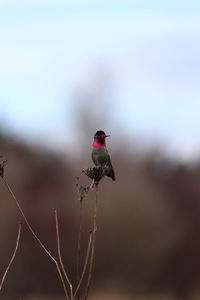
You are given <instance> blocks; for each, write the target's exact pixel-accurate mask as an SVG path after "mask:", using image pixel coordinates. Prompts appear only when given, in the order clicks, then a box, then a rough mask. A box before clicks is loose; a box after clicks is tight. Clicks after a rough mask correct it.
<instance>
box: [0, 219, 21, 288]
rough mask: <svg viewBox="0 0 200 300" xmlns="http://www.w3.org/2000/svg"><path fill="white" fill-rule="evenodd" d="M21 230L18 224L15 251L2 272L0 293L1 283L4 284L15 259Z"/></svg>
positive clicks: (0, 284) (1, 285)
mask: <svg viewBox="0 0 200 300" xmlns="http://www.w3.org/2000/svg"><path fill="white" fill-rule="evenodd" d="M21 229H22V225H21V224H19V229H18V234H17V240H16V244H15V250H14V252H13V255H12V257H11V259H10V262H9V264H8V266H7V268H6V270H5V272H4V275H3V277H2V279H1V283H0V291H1V290H2V287H3V283H4V281H5V279H6V275H7V273H8V271H9V269H10V267H11V265H12V263H13V261H14V259H15V256H16V253H17V249H18V247H19V239H20V236H21Z"/></svg>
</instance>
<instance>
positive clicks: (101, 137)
mask: <svg viewBox="0 0 200 300" xmlns="http://www.w3.org/2000/svg"><path fill="white" fill-rule="evenodd" d="M107 137H109V135H106V134H105V132H104V131H103V130H98V131H97V132H96V133H95V135H94V142H93V144H92V146H93V147H98V146H105V145H106V138H107Z"/></svg>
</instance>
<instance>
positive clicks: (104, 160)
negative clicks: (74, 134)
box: [92, 130, 115, 180]
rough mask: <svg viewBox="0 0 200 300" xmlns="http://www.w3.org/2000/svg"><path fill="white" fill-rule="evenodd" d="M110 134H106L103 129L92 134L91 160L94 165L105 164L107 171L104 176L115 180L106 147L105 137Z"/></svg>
mask: <svg viewBox="0 0 200 300" xmlns="http://www.w3.org/2000/svg"><path fill="white" fill-rule="evenodd" d="M109 136H110V135H106V134H105V132H104V131H103V130H98V131H97V132H96V133H95V135H94V141H93V143H92V146H93V150H92V160H93V162H94V164H95V165H96V166H107V167H108V171H107V172H106V176H108V177H111V178H112V180H115V172H114V170H113V167H112V163H111V160H110V155H109V154H108V150H107V148H106V138H107V137H109Z"/></svg>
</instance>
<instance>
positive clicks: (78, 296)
mask: <svg viewBox="0 0 200 300" xmlns="http://www.w3.org/2000/svg"><path fill="white" fill-rule="evenodd" d="M79 207H80V209H79V232H78V243H77V261H76V280H77V285H78V283H79V281H80V268H81V236H82V214H83V201H80V206H79ZM74 297H75V296H74ZM79 299H80V293H79V291H78V293H77V300H79Z"/></svg>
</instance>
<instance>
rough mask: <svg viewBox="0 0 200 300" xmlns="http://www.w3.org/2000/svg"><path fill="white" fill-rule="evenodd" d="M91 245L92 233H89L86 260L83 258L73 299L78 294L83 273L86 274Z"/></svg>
mask: <svg viewBox="0 0 200 300" xmlns="http://www.w3.org/2000/svg"><path fill="white" fill-rule="evenodd" d="M91 244H92V233H90V237H89V242H88V248H87V254H86V258H85V263H84V267H83V271H82V274H81V277H80V280H79V283H78V285H77V288H76V291H75V293H74V298H75V297H76V295H77V294H78V292H79V289H80V286H81V283H82V281H83V278H84V275H85V272H86V269H87V265H88V260H89V254H90V249H91Z"/></svg>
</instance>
